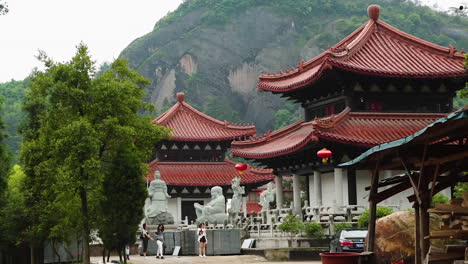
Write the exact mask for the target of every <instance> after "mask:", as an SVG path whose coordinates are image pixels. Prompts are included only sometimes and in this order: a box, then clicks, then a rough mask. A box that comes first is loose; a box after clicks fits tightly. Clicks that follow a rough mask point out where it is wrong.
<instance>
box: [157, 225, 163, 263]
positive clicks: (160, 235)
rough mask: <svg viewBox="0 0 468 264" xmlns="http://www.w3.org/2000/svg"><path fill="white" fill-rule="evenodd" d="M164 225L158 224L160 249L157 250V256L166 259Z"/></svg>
mask: <svg viewBox="0 0 468 264" xmlns="http://www.w3.org/2000/svg"><path fill="white" fill-rule="evenodd" d="M163 233H164V225H158V229H157V230H156V244H158V250H157V251H156V258H160V259H164V256H163V252H164V250H163V244H164V235H163Z"/></svg>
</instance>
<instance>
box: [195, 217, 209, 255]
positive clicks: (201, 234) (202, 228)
mask: <svg viewBox="0 0 468 264" xmlns="http://www.w3.org/2000/svg"><path fill="white" fill-rule="evenodd" d="M197 231H198V242H199V245H198V253H199V255H198V256H199V257H203V258H206V244H207V243H208V241H207V239H206V225H205V224H204V223H201V224H199V225H198V230H197Z"/></svg>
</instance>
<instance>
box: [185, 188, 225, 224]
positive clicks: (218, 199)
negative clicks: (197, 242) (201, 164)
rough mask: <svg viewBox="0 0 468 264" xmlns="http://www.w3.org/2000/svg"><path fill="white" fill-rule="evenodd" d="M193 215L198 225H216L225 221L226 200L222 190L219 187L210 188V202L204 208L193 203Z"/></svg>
mask: <svg viewBox="0 0 468 264" xmlns="http://www.w3.org/2000/svg"><path fill="white" fill-rule="evenodd" d="M193 206H194V207H195V213H196V214H197V222H199V223H218V224H221V223H223V222H224V221H226V220H227V218H228V216H227V214H226V200H225V199H224V196H223V189H222V188H221V187H219V186H214V187H213V188H211V201H210V202H209V203H208V204H206V205H205V206H203V205H201V204H199V203H195V204H194V205H193Z"/></svg>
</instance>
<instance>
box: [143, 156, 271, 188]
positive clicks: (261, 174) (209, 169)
mask: <svg viewBox="0 0 468 264" xmlns="http://www.w3.org/2000/svg"><path fill="white" fill-rule="evenodd" d="M148 165H149V167H150V175H151V176H150V178H149V180H150V181H152V180H153V179H154V176H153V175H154V172H155V171H157V170H159V171H160V172H161V179H162V180H164V181H165V182H166V184H167V185H172V186H216V185H219V186H226V185H231V180H232V179H233V178H234V177H236V176H239V172H238V171H237V170H236V169H235V168H234V166H235V165H236V163H235V162H233V161H230V160H227V159H226V160H224V161H223V162H162V161H158V160H154V161H152V162H151V163H149V164H148ZM274 177H275V175H274V174H273V170H271V169H258V168H253V167H251V166H248V168H247V170H246V171H244V174H242V175H241V184H249V183H263V182H267V181H271V180H272V179H273V178H274Z"/></svg>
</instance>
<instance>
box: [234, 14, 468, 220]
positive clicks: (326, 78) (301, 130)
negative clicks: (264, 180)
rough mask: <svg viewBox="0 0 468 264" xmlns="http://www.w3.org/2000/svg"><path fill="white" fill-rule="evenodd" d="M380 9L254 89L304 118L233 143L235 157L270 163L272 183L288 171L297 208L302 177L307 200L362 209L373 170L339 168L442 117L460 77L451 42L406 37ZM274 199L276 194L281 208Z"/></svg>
mask: <svg viewBox="0 0 468 264" xmlns="http://www.w3.org/2000/svg"><path fill="white" fill-rule="evenodd" d="M379 13H380V7H379V6H376V5H372V6H369V8H368V14H369V21H367V22H366V23H364V24H363V25H362V26H361V27H360V28H358V29H357V30H356V31H354V32H353V33H351V34H350V35H349V36H347V37H346V38H344V39H343V40H342V41H340V42H339V43H338V44H336V45H335V46H333V47H330V48H329V49H327V50H326V51H324V52H323V53H322V54H320V55H319V56H317V57H315V58H313V59H312V60H310V61H307V62H304V61H301V62H300V63H299V64H298V67H297V68H293V69H286V70H281V71H279V72H275V73H274V74H264V75H261V76H260V78H259V83H258V91H267V92H272V93H274V94H281V96H282V97H286V98H288V99H289V100H292V101H294V102H297V103H300V104H301V106H302V108H303V109H304V117H305V120H303V121H299V122H296V123H294V124H292V125H290V126H288V127H285V128H282V129H280V130H277V131H274V132H267V133H266V134H265V135H264V136H263V137H258V138H257V137H251V138H249V139H248V140H242V141H234V142H233V143H232V153H233V155H236V156H239V157H243V158H247V159H252V160H255V161H256V162H259V163H261V164H263V165H266V166H267V167H269V168H272V169H273V170H274V172H275V174H276V175H277V178H276V184H277V186H281V185H282V184H281V182H282V178H281V177H282V176H286V175H292V176H293V192H294V195H293V197H294V208H295V213H296V214H300V213H301V201H300V185H299V179H300V177H304V176H305V177H307V178H308V180H307V181H306V183H308V187H307V188H308V193H309V199H308V200H309V202H310V204H311V205H312V206H315V207H321V206H334V207H336V208H339V207H342V206H346V205H356V204H357V205H365V203H364V199H365V197H366V196H367V193H365V192H363V191H362V192H361V191H357V190H361V188H362V189H363V188H364V186H363V185H364V184H365V183H366V182H368V181H369V179H370V178H371V175H370V174H369V173H368V172H367V171H363V170H356V169H354V168H353V167H350V168H348V169H343V168H340V167H338V166H337V165H338V164H340V163H342V162H345V161H348V160H350V159H352V158H354V157H356V156H358V155H359V154H360V153H362V152H364V151H366V150H367V149H369V148H371V147H374V146H376V145H379V144H382V143H385V142H390V141H393V140H396V139H399V138H402V137H405V136H408V135H411V134H412V133H415V132H416V131H418V130H420V129H422V128H424V127H425V126H427V125H428V124H430V123H432V122H434V121H436V120H437V119H439V118H441V117H443V116H446V115H447V114H448V113H449V112H450V111H452V98H453V97H454V96H455V91H456V90H459V89H462V88H463V87H464V85H465V82H466V81H467V80H468V73H467V71H466V70H465V69H464V67H463V61H464V55H463V54H462V53H459V52H457V50H456V49H455V48H454V47H453V46H450V47H448V48H447V47H441V46H438V45H435V44H433V43H430V42H427V41H425V40H422V39H419V38H417V37H414V36H411V35H409V34H407V33H404V32H402V31H400V30H398V29H396V28H394V27H392V26H390V25H389V24H387V23H385V22H383V21H382V20H380V19H379ZM324 147H325V148H327V149H330V150H332V152H333V156H332V158H331V160H330V161H329V162H327V163H322V162H321V161H320V159H319V158H318V157H317V156H316V153H317V151H318V150H320V149H322V148H324ZM385 174H386V175H387V176H388V177H390V176H391V175H392V174H394V172H392V171H391V170H390V169H389V170H388V171H386V172H385ZM281 189H282V188H277V190H281ZM281 197H282V193H281V191H278V193H277V200H278V201H279V203H278V205H279V206H282V204H281V201H282V198H281ZM393 202H395V203H400V201H398V200H397V199H395V200H393ZM405 206H410V204H409V203H404V204H401V207H403V208H404V207H405Z"/></svg>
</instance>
